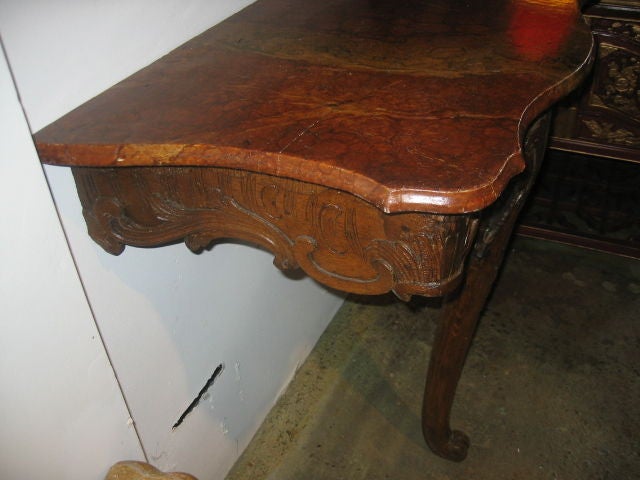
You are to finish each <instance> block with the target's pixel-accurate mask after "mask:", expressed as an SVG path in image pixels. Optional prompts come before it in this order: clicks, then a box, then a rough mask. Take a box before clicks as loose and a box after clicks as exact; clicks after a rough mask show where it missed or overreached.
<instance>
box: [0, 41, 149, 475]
mask: <svg viewBox="0 0 640 480" xmlns="http://www.w3.org/2000/svg"><path fill="white" fill-rule="evenodd" d="M0 132H1V133H0V137H1V138H0V219H1V222H2V223H1V227H0V307H1V313H0V478H2V479H3V480H23V479H41V478H50V479H81V478H82V479H99V478H103V477H104V475H105V473H106V469H107V466H108V465H109V464H111V463H113V462H115V461H117V460H118V459H121V458H142V450H141V448H140V445H139V442H138V439H137V437H136V435H135V431H134V430H133V428H132V426H131V425H130V424H128V423H127V422H128V420H129V413H128V412H127V409H126V406H125V404H124V401H123V398H122V396H121V394H120V390H119V389H118V383H117V382H116V379H115V376H114V374H113V371H112V369H111V366H110V365H109V361H108V359H107V355H106V353H105V351H104V348H103V346H102V343H101V342H100V336H99V335H98V331H97V329H96V326H95V324H94V322H93V317H92V315H91V311H90V309H89V305H88V303H87V301H86V298H85V296H84V293H83V291H82V286H81V284H80V280H79V278H78V275H77V273H76V270H75V268H74V265H73V261H72V258H71V254H70V252H69V249H68V247H67V243H66V241H65V238H64V235H63V232H62V228H61V227H60V223H59V222H58V218H57V216H56V212H55V209H54V207H53V202H52V201H51V196H50V194H49V192H48V190H47V185H46V183H45V178H44V175H43V173H42V168H41V167H40V162H39V160H38V156H37V155H36V151H35V148H34V147H33V143H32V142H31V136H30V133H29V129H28V127H27V122H26V120H25V118H24V115H23V113H22V110H21V108H20V104H19V103H18V98H17V94H16V91H15V89H14V87H13V82H12V80H11V76H10V74H9V69H8V66H7V63H6V62H5V58H4V56H3V55H2V53H1V52H0Z"/></svg>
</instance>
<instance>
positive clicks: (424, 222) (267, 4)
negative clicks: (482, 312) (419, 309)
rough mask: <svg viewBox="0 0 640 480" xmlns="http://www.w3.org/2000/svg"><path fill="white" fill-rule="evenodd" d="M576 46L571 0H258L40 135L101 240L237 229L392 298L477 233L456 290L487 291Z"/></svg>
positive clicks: (437, 409) (470, 313) (566, 86)
mask: <svg viewBox="0 0 640 480" xmlns="http://www.w3.org/2000/svg"><path fill="white" fill-rule="evenodd" d="M591 50H592V41H591V35H590V32H589V30H588V28H587V26H586V25H585V24H584V22H583V21H582V20H581V19H580V17H579V14H578V11H577V4H576V3H575V2H574V1H573V0H535V1H534V0H489V1H487V0H482V1H480V0H469V1H465V2H451V1H450V0H429V1H409V2H397V1H395V0H356V1H354V0H332V1H329V2H313V1H310V0H309V1H300V0H259V1H258V2H256V3H255V4H253V5H251V6H250V7H248V8H246V9H245V10H243V11H242V12H240V13H239V14H236V15H234V16H233V17H231V18H229V19H228V20H226V21H224V22H223V23H222V24H220V25H218V26H216V27H214V28H212V29H210V30H209V31H207V32H205V33H203V34H202V35H200V36H198V37H196V38H194V39H193V40H191V41H189V42H188V43H187V44H185V45H184V46H182V47H180V48H178V49H176V50H175V51H173V52H172V53H171V54H169V55H167V56H166V57H164V58H162V59H160V60H159V61H157V62H155V63H154V64H152V65H150V66H149V67H147V68H145V69H143V70H141V71H140V72H138V73H136V74H135V75H133V76H132V77H130V78H128V79H126V80H124V81H123V82H121V83H119V84H118V85H116V86H114V87H113V88H111V89H109V90H108V91H106V92H104V93H103V94H101V95H99V96H98V97H96V98H94V99H93V100H91V101H89V102H87V103H86V104H85V105H83V106H81V107H79V108H78V109H76V110H74V111H73V112H71V113H70V114H68V115H66V116H65V117H63V118H61V119H60V120H58V121H56V122H55V123H53V124H52V125H50V126H48V127H46V128H45V129H43V130H42V131H40V132H39V133H38V134H37V135H36V143H37V148H38V151H39V152H40V155H41V158H42V160H43V162H46V163H50V164H54V165H68V166H71V167H72V168H73V171H74V175H75V178H76V184H77V186H78V191H79V194H80V199H81V201H82V204H83V209H84V214H85V218H86V220H87V224H88V226H89V233H90V235H91V236H92V237H93V238H94V239H95V240H96V241H97V242H98V243H99V244H100V245H102V246H103V247H104V248H105V249H106V250H107V251H109V252H111V253H114V254H117V253H119V252H121V251H122V249H123V248H124V246H125V245H138V246H147V247H150V246H159V245H163V244H166V243H171V242H177V241H185V243H186V244H187V246H188V247H189V248H191V249H193V250H199V249H201V248H204V247H207V246H208V245H209V244H210V243H211V242H213V241H214V240H218V239H221V238H239V239H243V240H247V241H250V242H253V243H255V244H257V245H260V246H262V247H263V248H266V249H267V250H270V251H272V252H273V253H274V254H275V257H276V258H275V263H276V266H278V267H280V268H297V267H300V268H302V269H303V270H304V271H305V272H306V273H308V274H309V275H311V276H312V277H314V278H315V279H317V280H318V281H320V282H322V283H324V284H326V285H328V286H331V287H334V288H338V289H340V290H344V291H347V292H356V293H363V294H378V293H383V292H387V291H390V290H393V291H394V292H396V294H397V295H398V296H399V297H400V298H402V299H407V298H408V297H410V296H411V295H415V294H419V295H431V296H435V295H437V296H441V295H449V296H450V297H451V296H454V292H455V290H456V288H457V286H458V285H460V283H461V281H462V280H463V277H464V267H465V264H466V263H467V257H468V256H469V252H471V251H472V250H473V256H474V258H478V259H483V258H486V260H482V261H481V263H482V264H483V265H485V266H482V267H481V268H480V269H479V272H480V273H479V274H478V276H479V277H480V279H479V280H478V281H472V282H471V283H470V285H469V286H467V287H465V290H468V291H465V292H463V294H462V295H463V296H462V297H460V298H473V303H474V304H476V305H482V304H483V303H484V301H485V298H486V295H487V293H488V290H489V287H490V284H491V283H492V278H493V277H494V273H491V272H493V271H495V270H497V268H498V266H499V263H500V260H501V257H502V252H503V250H504V245H505V243H506V241H507V239H508V237H509V235H510V233H511V229H512V220H513V217H514V215H515V214H516V212H517V210H518V208H519V205H520V203H521V200H522V199H523V198H524V197H526V194H527V191H528V188H529V186H530V183H531V181H533V178H534V177H535V171H536V168H535V167H534V165H535V164H536V162H537V161H538V160H537V159H538V157H539V156H540V154H541V152H542V151H544V146H545V139H546V123H545V121H546V116H545V115H543V113H544V112H545V111H546V110H547V109H548V108H549V107H550V106H551V105H552V104H553V103H554V102H556V101H557V100H558V99H560V98H561V97H563V96H564V95H566V94H567V93H569V92H570V91H571V90H572V89H574V88H575V87H576V86H577V85H578V84H579V83H580V81H581V80H582V79H583V78H584V77H585V75H586V73H587V71H588V68H589V65H590V61H591ZM536 119H539V120H537V121H536ZM534 122H535V125H536V127H535V128H533V129H532V130H530V129H529V127H531V125H532V124H533V123H534ZM525 144H526V145H528V146H527V147H526V149H525V148H524V146H525ZM525 150H526V151H525ZM524 170H527V173H526V174H525V177H524V178H528V180H526V181H524V182H523V181H517V182H516V183H514V184H513V186H511V187H508V185H509V184H510V182H511V180H512V178H514V177H516V176H517V175H518V174H519V173H521V172H523V171H524ZM505 190H508V192H507V193H506V194H505ZM478 231H479V232H480V234H478V233H477V232H478ZM496 242H497V243H496ZM494 245H495V246H494ZM494 250H495V251H496V253H492V252H493V251H494ZM474 262H475V261H474V260H471V264H472V266H473V264H474ZM483 282H484V283H485V284H486V285H488V286H489V287H487V288H485V287H483V288H479V287H478V285H481V284H482V283H483ZM486 285H485V286H486ZM476 289H477V290H478V291H477V292H476ZM466 303H467V302H466V301H465V300H462V301H454V303H452V304H451V305H452V306H451V307H447V308H445V317H446V318H445V319H444V321H443V325H444V327H443V329H441V331H440V334H439V335H438V337H437V339H436V345H435V346H434V354H433V355H432V359H431V367H430V372H431V373H430V374H429V381H428V383H427V386H426V395H425V405H424V412H425V416H424V420H423V421H424V432H425V437H426V440H427V442H428V443H429V445H430V446H431V448H432V449H433V450H434V451H435V452H436V453H438V454H440V455H442V456H443V457H445V458H449V459H452V460H461V459H463V458H464V456H465V455H466V447H467V442H465V441H463V442H459V441H458V439H459V438H462V437H461V436H454V437H452V434H451V429H450V428H449V413H450V409H451V404H452V402H453V397H454V392H455V388H456V385H457V381H458V378H459V376H460V373H461V371H462V366H463V364H464V356H465V354H466V350H467V348H468V345H469V340H470V338H471V335H472V333H473V332H472V330H473V327H474V325H475V322H476V321H477V316H478V312H479V308H472V309H467V308H466ZM456 305H458V306H456ZM451 316H456V317H460V318H462V317H464V321H462V322H458V321H453V323H452V321H451V319H450V318H449V317H451ZM461 330H463V331H461ZM443 345H446V347H445V348H443ZM433 372H436V373H433Z"/></svg>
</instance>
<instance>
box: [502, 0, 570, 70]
mask: <svg viewBox="0 0 640 480" xmlns="http://www.w3.org/2000/svg"><path fill="white" fill-rule="evenodd" d="M513 7H514V9H513V14H512V16H511V19H510V22H509V35H510V37H511V40H512V42H513V45H514V48H515V49H516V51H517V52H518V54H520V55H521V56H522V57H524V58H525V59H527V60H531V61H539V60H543V59H544V58H546V57H548V56H551V55H554V54H556V53H557V52H558V51H559V50H560V48H561V47H562V45H563V44H564V40H565V38H566V37H567V35H568V34H569V31H570V30H571V26H572V25H573V24H574V22H575V18H576V15H577V14H578V11H577V6H576V0H514V2H513Z"/></svg>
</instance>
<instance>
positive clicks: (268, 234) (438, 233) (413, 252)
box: [73, 167, 477, 299]
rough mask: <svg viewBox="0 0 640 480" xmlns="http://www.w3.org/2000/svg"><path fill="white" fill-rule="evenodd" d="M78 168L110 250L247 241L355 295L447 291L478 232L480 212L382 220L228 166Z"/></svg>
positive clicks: (327, 192) (314, 190)
mask: <svg viewBox="0 0 640 480" xmlns="http://www.w3.org/2000/svg"><path fill="white" fill-rule="evenodd" d="M73 171H74V176H75V179H76V184H77V187H78V192H79V195H80V199H81V202H82V205H83V209H84V216H85V219H86V221H87V225H88V228H89V233H90V235H91V237H92V238H93V239H94V240H95V241H96V242H97V243H99V244H100V245H101V246H102V247H103V248H104V249H105V250H107V251H108V252H110V253H113V254H116V255H117V254H119V253H120V252H122V250H123V249H124V246H125V245H133V246H139V247H152V246H158V245H163V244H167V243H173V242H179V241H184V242H185V243H186V245H187V246H188V247H189V248H190V249H191V250H193V251H199V250H202V249H203V248H206V247H208V246H209V245H210V244H212V243H213V242H214V241H216V240H220V239H224V238H234V239H241V240H245V241H248V242H251V243H253V244H256V245H258V246H260V247H262V248H265V249H267V250H268V251H270V252H272V253H273V254H274V255H275V259H274V263H275V264H276V266H278V267H279V268H281V269H293V268H298V267H299V268H302V269H303V270H304V271H305V272H306V273H307V274H309V275H310V276H311V277H313V278H315V279H316V280H318V281H319V282H321V283H323V284H326V285H328V286H330V287H333V288H337V289H340V290H343V291H347V292H353V293H361V294H379V293H385V292H388V291H390V290H393V291H394V292H395V293H396V294H397V295H398V296H399V297H401V298H405V299H406V298H408V297H409V296H411V295H414V294H421V295H434V296H439V295H442V294H444V293H447V292H449V291H451V290H452V289H453V288H455V286H456V285H457V284H458V281H459V277H460V275H461V272H462V270H463V265H464V259H465V257H466V255H467V253H468V251H469V248H470V246H471V244H472V242H473V237H474V235H475V231H476V225H477V219H476V218H475V216H474V215H430V214H420V213H402V214H385V213H383V212H381V211H380V210H379V209H377V208H375V207H373V206H372V205H370V204H368V203H366V202H364V201H363V200H361V199H359V198H357V197H355V196H353V195H350V194H347V193H344V192H341V191H338V190H333V189H328V188H325V187H321V186H318V185H314V184H309V183H304V182H299V181H294V180H289V179H283V178H278V177H273V176H269V175H264V174H257V173H251V172H244V171H238V170H231V169H224V168H215V167H137V168H74V169H73Z"/></svg>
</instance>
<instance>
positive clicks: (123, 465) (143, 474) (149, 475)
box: [104, 461, 198, 480]
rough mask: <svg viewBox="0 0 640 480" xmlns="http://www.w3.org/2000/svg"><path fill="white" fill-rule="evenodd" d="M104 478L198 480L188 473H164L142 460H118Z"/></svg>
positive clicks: (105, 479)
mask: <svg viewBox="0 0 640 480" xmlns="http://www.w3.org/2000/svg"><path fill="white" fill-rule="evenodd" d="M104 480H198V479H197V478H196V477H194V476H192V475H189V474H188V473H181V472H171V473H164V472H161V471H160V470H158V469H157V468H155V467H153V466H151V465H149V464H148V463H144V462H134V461H124V462H118V463H116V464H115V465H114V466H112V467H111V468H110V469H109V472H108V473H107V476H106V477H105V478H104Z"/></svg>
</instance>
